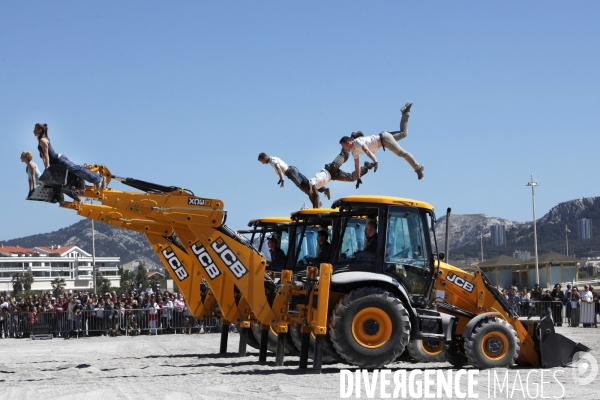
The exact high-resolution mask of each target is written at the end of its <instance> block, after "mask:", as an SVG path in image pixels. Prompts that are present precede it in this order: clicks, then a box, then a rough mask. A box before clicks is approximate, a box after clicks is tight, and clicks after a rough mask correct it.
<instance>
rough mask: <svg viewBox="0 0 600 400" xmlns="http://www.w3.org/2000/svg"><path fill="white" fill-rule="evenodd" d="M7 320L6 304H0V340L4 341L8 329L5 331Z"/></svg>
mask: <svg viewBox="0 0 600 400" xmlns="http://www.w3.org/2000/svg"><path fill="white" fill-rule="evenodd" d="M0 301H1V300H0ZM7 320H8V303H6V302H3V303H2V304H0V338H2V339H6V338H7V337H8V329H6V326H7Z"/></svg>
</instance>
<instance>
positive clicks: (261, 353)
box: [258, 325, 269, 362]
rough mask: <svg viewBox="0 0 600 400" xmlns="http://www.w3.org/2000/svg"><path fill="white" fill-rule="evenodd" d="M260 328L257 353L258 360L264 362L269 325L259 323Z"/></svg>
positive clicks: (265, 359)
mask: <svg viewBox="0 0 600 400" xmlns="http://www.w3.org/2000/svg"><path fill="white" fill-rule="evenodd" d="M260 329H261V331H260V351H259V353H258V362H266V361H267V347H268V344H269V326H268V325H261V327H260Z"/></svg>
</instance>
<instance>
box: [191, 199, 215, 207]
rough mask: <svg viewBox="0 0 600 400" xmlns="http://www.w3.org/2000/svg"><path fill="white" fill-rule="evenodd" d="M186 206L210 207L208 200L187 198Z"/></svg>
mask: <svg viewBox="0 0 600 400" xmlns="http://www.w3.org/2000/svg"><path fill="white" fill-rule="evenodd" d="M188 205H190V206H206V207H210V200H208V199H201V198H199V197H188Z"/></svg>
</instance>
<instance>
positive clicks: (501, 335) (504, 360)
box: [465, 318, 520, 369]
mask: <svg viewBox="0 0 600 400" xmlns="http://www.w3.org/2000/svg"><path fill="white" fill-rule="evenodd" d="M519 349H520V348H519V338H518V336H517V332H516V331H515V330H514V329H513V327H512V326H510V324H509V323H508V322H506V321H505V320H503V319H500V318H486V319H483V320H481V321H479V322H478V323H477V325H475V328H473V331H472V332H471V335H470V336H469V337H468V338H465V355H466V356H467V358H468V359H469V363H471V364H472V365H473V366H474V367H476V368H479V369H485V368H508V367H510V366H511V365H513V364H514V363H515V362H516V359H517V357H518V355H519Z"/></svg>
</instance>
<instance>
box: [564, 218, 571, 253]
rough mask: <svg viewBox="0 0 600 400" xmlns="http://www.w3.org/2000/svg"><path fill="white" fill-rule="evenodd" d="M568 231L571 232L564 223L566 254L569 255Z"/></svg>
mask: <svg viewBox="0 0 600 400" xmlns="http://www.w3.org/2000/svg"><path fill="white" fill-rule="evenodd" d="M569 232H571V231H570V230H569V228H568V227H567V224H565V240H566V242H567V256H568V255H569Z"/></svg>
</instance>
